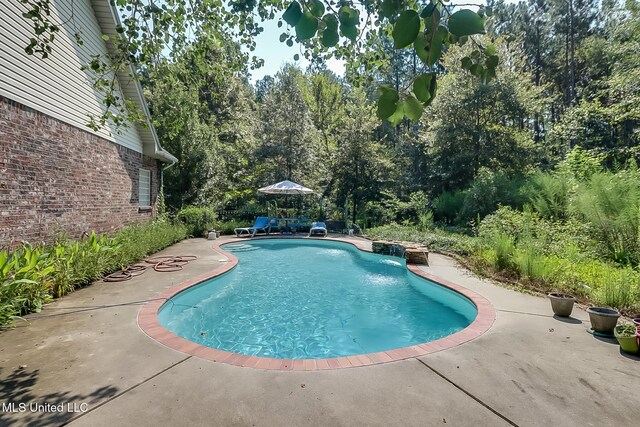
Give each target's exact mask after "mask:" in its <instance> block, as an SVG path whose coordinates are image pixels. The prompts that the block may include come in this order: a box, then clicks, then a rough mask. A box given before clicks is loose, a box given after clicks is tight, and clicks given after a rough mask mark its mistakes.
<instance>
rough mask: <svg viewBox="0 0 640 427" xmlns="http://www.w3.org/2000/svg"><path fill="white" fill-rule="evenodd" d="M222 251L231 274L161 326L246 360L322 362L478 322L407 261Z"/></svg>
mask: <svg viewBox="0 0 640 427" xmlns="http://www.w3.org/2000/svg"><path fill="white" fill-rule="evenodd" d="M222 249H224V250H226V251H228V252H231V253H233V254H234V255H235V256H236V257H237V258H238V265H237V266H236V267H235V268H233V269H232V270H230V271H228V272H227V273H225V274H223V275H221V276H218V277H215V278H213V279H210V280H207V281H205V282H203V283H200V284H198V285H196V286H193V287H191V288H188V289H187V290H185V291H183V292H181V293H179V294H177V295H175V296H173V297H172V298H171V299H169V300H168V301H167V302H166V303H165V304H164V305H163V306H162V307H161V309H160V310H159V312H158V320H159V322H160V324H161V325H162V326H164V327H165V328H167V329H168V330H170V331H172V332H173V333H175V334H176V335H178V336H181V337H183V338H185V339H188V340H190V341H194V342H196V343H199V344H201V345H204V346H208V347H212V348H217V349H220V350H226V351H229V352H234V353H240V354H245V355H253V356H262V357H271V358H287V359H322V358H332V357H339V356H349V355H356V354H364V353H373V352H380V351H385V350H391V349H395V348H401V347H408V346H411V345H415V344H419V343H424V342H429V341H434V340H437V339H440V338H443V337H445V336H448V335H451V334H453V333H455V332H458V331H460V330H462V329H464V328H465V327H466V326H468V325H469V324H471V322H473V320H474V319H475V317H476V315H477V309H476V307H475V305H474V304H473V303H472V302H471V301H470V300H469V299H467V298H466V297H464V296H462V295H460V294H458V293H457V292H454V291H452V290H450V289H448V288H445V287H443V286H440V285H438V284H436V283H433V282H430V281H428V280H426V279H423V278H420V277H418V276H417V275H415V274H413V273H411V272H410V271H408V270H407V268H406V266H405V264H404V260H403V259H400V258H397V257H392V256H383V255H377V254H372V253H368V252H364V251H361V250H359V249H357V248H355V247H354V246H352V245H350V244H348V243H341V242H333V241H326V240H324V241H323V240H305V239H265V240H253V241H250V242H247V243H231V244H226V245H223V246H222Z"/></svg>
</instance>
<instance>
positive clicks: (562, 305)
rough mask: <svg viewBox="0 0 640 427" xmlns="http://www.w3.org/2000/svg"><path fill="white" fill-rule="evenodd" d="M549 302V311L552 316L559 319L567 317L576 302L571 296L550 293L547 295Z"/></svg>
mask: <svg viewBox="0 0 640 427" xmlns="http://www.w3.org/2000/svg"><path fill="white" fill-rule="evenodd" d="M549 299H550V300H551V309H552V310H553V314H555V315H556V316H560V317H569V316H571V312H572V311H573V304H574V303H575V302H576V299H575V297H573V296H572V295H567V294H561V293H558V292H552V293H550V294H549Z"/></svg>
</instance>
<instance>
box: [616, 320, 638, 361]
mask: <svg viewBox="0 0 640 427" xmlns="http://www.w3.org/2000/svg"><path fill="white" fill-rule="evenodd" d="M636 333H637V332H636V327H635V325H631V324H629V323H627V324H625V325H618V326H616V327H615V329H614V334H615V336H616V339H617V340H618V342H619V343H620V348H621V349H622V351H624V352H625V353H632V354H633V353H637V352H638V337H637V336H636Z"/></svg>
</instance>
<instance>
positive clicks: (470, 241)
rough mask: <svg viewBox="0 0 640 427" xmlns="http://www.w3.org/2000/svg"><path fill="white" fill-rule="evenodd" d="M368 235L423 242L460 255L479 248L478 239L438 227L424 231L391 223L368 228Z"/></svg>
mask: <svg viewBox="0 0 640 427" xmlns="http://www.w3.org/2000/svg"><path fill="white" fill-rule="evenodd" d="M367 236H368V237H370V238H372V239H385V240H397V241H405V242H416V243H421V244H424V245H426V246H427V247H429V248H430V249H432V250H436V251H443V252H452V253H456V254H459V255H469V254H471V253H473V252H475V251H476V250H477V248H478V239H474V238H472V237H470V236H467V235H464V234H457V233H447V232H445V231H442V230H439V229H437V228H436V229H432V230H429V231H428V232H422V231H420V230H419V229H418V227H414V226H403V225H399V224H390V225H385V226H382V227H375V228H370V229H368V230H367Z"/></svg>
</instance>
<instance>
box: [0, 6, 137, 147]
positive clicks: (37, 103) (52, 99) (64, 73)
mask: <svg viewBox="0 0 640 427" xmlns="http://www.w3.org/2000/svg"><path fill="white" fill-rule="evenodd" d="M104 1H105V2H108V1H109V0H104ZM51 3H52V19H53V21H54V22H56V23H58V24H60V23H62V22H66V24H65V26H64V27H63V26H62V25H60V27H61V28H60V31H59V32H58V33H56V39H55V41H54V42H53V45H52V47H53V52H52V53H51V54H50V55H49V57H48V58H47V59H42V58H41V57H40V56H39V55H38V54H34V55H31V56H30V55H27V54H26V53H25V52H24V48H25V46H27V45H28V44H29V39H30V38H31V37H33V27H32V23H31V21H28V20H26V19H24V18H23V17H22V13H23V12H25V11H27V9H28V8H27V6H25V5H23V4H22V3H21V2H20V0H2V7H1V8H0V95H1V96H4V97H6V98H9V99H11V100H13V101H16V102H18V103H20V104H23V105H26V106H27V107H30V108H33V109H34V110H37V111H40V112H42V113H44V114H47V115H50V116H52V117H54V118H56V119H58V120H60V121H63V122H65V123H68V124H70V125H73V126H75V127H78V128H81V129H84V130H86V131H88V132H91V133H94V134H96V135H99V136H101V137H103V138H105V139H107V140H110V141H113V142H115V143H117V144H120V145H123V146H125V147H127V148H130V149H132V150H134V151H137V152H139V153H141V152H142V151H143V150H142V148H143V146H142V142H141V139H140V135H139V134H138V131H137V129H136V127H135V126H129V127H127V128H122V129H120V130H119V132H116V131H115V130H113V129H111V128H105V129H101V130H99V131H97V132H95V131H93V130H91V129H89V128H88V127H87V126H86V124H87V123H88V121H89V114H93V115H95V116H100V115H101V114H102V111H103V108H104V106H103V105H102V103H101V102H100V100H101V97H100V94H98V93H97V92H95V91H94V90H93V88H92V87H91V71H89V70H85V71H82V70H81V69H80V67H81V66H82V65H86V64H88V63H89V62H90V61H91V57H90V55H92V54H101V55H106V53H107V47H106V45H105V43H104V41H103V40H102V31H101V29H100V26H99V24H98V21H97V19H96V17H95V14H94V11H93V8H92V7H91V3H90V0H51ZM107 4H108V3H107ZM72 8H73V19H72V18H71V16H72ZM75 32H78V33H80V37H81V38H82V40H83V41H84V44H83V45H82V46H78V45H77V43H76V41H75V37H74V33H75ZM118 95H119V94H118ZM119 96H121V95H119Z"/></svg>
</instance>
